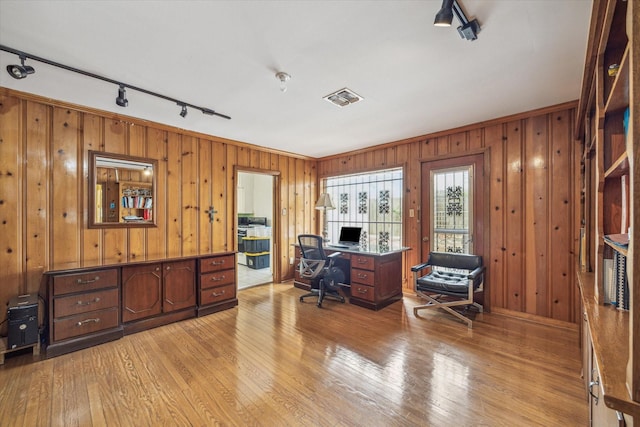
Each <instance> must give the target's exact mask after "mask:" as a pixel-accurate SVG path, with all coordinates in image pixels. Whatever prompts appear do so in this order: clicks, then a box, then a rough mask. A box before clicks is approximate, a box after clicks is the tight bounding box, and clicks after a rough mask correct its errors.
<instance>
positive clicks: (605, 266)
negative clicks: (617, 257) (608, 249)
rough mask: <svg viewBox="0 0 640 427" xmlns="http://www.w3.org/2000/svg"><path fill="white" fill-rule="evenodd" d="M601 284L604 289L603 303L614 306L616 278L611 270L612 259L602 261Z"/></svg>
mask: <svg viewBox="0 0 640 427" xmlns="http://www.w3.org/2000/svg"><path fill="white" fill-rule="evenodd" d="M602 282H603V289H604V303H605V304H614V305H616V301H617V294H616V283H617V282H616V278H615V274H614V269H613V259H611V258H605V259H604V260H603V261H602Z"/></svg>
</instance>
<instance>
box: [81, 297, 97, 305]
mask: <svg viewBox="0 0 640 427" xmlns="http://www.w3.org/2000/svg"><path fill="white" fill-rule="evenodd" d="M97 302H100V297H95V298H94V299H92V300H89V301H87V302H82V301H78V302H77V303H76V305H91V304H95V303H97Z"/></svg>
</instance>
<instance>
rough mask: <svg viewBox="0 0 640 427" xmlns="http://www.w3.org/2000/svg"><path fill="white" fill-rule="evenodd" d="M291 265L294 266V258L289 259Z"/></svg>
mask: <svg viewBox="0 0 640 427" xmlns="http://www.w3.org/2000/svg"><path fill="white" fill-rule="evenodd" d="M289 265H293V257H289Z"/></svg>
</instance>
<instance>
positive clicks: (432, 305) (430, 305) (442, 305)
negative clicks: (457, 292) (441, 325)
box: [413, 294, 483, 329]
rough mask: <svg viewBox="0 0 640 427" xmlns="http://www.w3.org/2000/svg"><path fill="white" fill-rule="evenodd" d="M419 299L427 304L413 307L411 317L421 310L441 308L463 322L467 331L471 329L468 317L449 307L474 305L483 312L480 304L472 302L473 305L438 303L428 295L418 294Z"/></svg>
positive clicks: (455, 302)
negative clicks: (422, 299) (424, 300)
mask: <svg viewBox="0 0 640 427" xmlns="http://www.w3.org/2000/svg"><path fill="white" fill-rule="evenodd" d="M420 297H422V298H425V299H426V300H428V301H429V302H428V303H427V304H424V305H418V306H415V307H413V315H414V316H418V310H422V309H425V308H441V309H443V310H445V311H446V312H448V313H449V314H451V315H453V316H455V317H457V318H458V319H460V320H462V321H463V322H465V323H466V324H467V327H468V328H469V329H472V328H473V321H472V320H471V319H469V318H468V317H465V316H463V315H462V314H460V313H458V312H457V311H455V310H453V309H452V308H451V307H455V306H460V305H474V306H476V307H477V308H478V309H479V310H480V312H481V313H482V311H483V307H482V305H480V304H478V303H476V302H473V303H468V302H466V303H460V302H459V301H452V302H440V301H438V300H436V299H435V298H433V297H431V296H430V295H426V294H420Z"/></svg>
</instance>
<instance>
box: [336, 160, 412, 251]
mask: <svg viewBox="0 0 640 427" xmlns="http://www.w3.org/2000/svg"><path fill="white" fill-rule="evenodd" d="M402 175H403V170H402V168H394V169H385V170H380V171H374V172H367V173H360V174H355V175H342V176H337V177H331V178H327V179H326V180H325V182H324V185H325V192H327V193H329V195H330V196H331V200H332V201H333V205H334V206H335V209H333V210H330V211H327V224H328V232H329V241H331V242H337V241H338V237H339V235H340V228H341V227H342V226H351V227H362V234H361V236H360V246H361V247H362V249H364V250H371V251H381V252H385V251H389V250H395V249H399V248H401V247H402V194H403V177H402Z"/></svg>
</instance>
